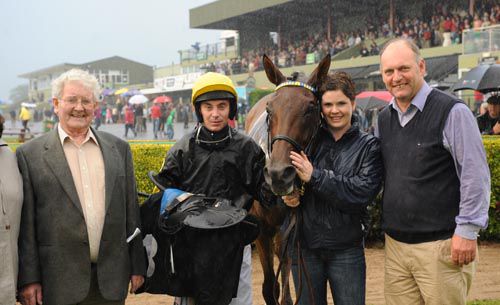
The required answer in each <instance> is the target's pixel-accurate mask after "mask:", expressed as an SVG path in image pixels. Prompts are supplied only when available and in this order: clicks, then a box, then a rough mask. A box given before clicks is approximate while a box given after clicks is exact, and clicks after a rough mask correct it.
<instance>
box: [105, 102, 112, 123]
mask: <svg viewBox="0 0 500 305" xmlns="http://www.w3.org/2000/svg"><path fill="white" fill-rule="evenodd" d="M112 123H113V112H112V111H111V106H107V107H106V124H112Z"/></svg>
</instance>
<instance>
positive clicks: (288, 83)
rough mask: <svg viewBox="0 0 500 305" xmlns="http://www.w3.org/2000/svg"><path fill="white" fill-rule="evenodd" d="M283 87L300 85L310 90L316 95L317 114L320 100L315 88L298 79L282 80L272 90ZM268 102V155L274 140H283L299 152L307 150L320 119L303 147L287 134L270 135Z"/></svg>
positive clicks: (312, 140) (270, 116)
mask: <svg viewBox="0 0 500 305" xmlns="http://www.w3.org/2000/svg"><path fill="white" fill-rule="evenodd" d="M283 87H302V88H305V89H307V90H309V91H311V92H312V93H313V94H314V96H315V97H316V107H317V111H318V114H319V112H320V102H319V97H318V95H317V92H318V91H317V90H316V88H314V87H312V86H310V85H308V84H306V83H303V82H299V81H286V82H283V83H281V84H279V85H278V86H277V87H276V89H274V91H275V92H276V91H278V90H279V89H281V88H283ZM268 106H269V102H268V104H267V107H266V111H267V143H268V145H267V150H268V155H269V156H270V155H271V152H272V151H273V144H274V142H276V141H279V140H282V141H285V142H287V143H289V144H290V145H292V147H293V148H294V150H295V151H297V152H300V151H304V152H307V151H308V150H309V149H310V146H311V144H312V143H313V142H314V138H315V137H316V133H317V131H318V128H319V126H320V123H321V120H319V121H318V124H317V125H316V126H315V130H314V132H313V134H312V136H311V138H310V139H309V142H308V143H307V145H306V147H305V148H304V149H303V148H302V146H301V145H300V144H299V143H298V142H297V141H296V140H294V139H292V138H290V137H289V136H287V135H281V134H278V135H275V136H274V137H271V118H272V113H271V112H270V111H269V107H268Z"/></svg>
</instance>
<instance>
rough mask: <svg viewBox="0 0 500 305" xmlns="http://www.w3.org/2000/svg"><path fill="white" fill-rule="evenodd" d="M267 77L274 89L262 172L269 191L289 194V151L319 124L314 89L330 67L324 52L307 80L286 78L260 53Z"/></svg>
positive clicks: (291, 185)
mask: <svg viewBox="0 0 500 305" xmlns="http://www.w3.org/2000/svg"><path fill="white" fill-rule="evenodd" d="M263 61H264V69H265V71H266V74H267V78H268V79H269V81H270V82H272V83H273V84H275V85H276V86H277V87H276V90H275V92H274V93H272V94H271V95H270V97H269V99H268V102H267V112H268V129H269V132H268V136H269V144H268V146H269V147H268V149H269V151H270V155H269V159H268V161H267V164H266V167H265V171H264V175H265V178H266V182H267V183H268V184H269V185H270V186H271V189H272V191H273V192H274V193H275V194H278V195H285V194H289V193H291V192H292V191H293V189H294V181H295V178H296V176H295V168H294V167H293V166H292V164H291V160H290V151H292V150H295V151H300V150H305V149H306V147H308V146H309V145H310V144H311V142H312V140H313V137H314V135H315V133H316V131H317V128H318V126H319V123H320V101H319V100H318V99H319V97H318V95H317V91H316V90H317V88H319V86H320V85H321V82H322V81H323V80H324V79H325V76H326V75H327V73H328V70H329V69H330V61H331V59H330V55H327V56H326V57H325V58H323V60H321V62H320V63H319V65H318V66H317V67H316V69H315V70H314V71H313V72H312V73H311V75H310V76H309V78H308V79H307V80H300V79H296V78H297V75H295V76H294V77H293V78H292V79H287V78H286V77H285V76H283V74H282V73H281V72H280V71H279V69H278V68H277V67H276V66H275V65H274V64H273V63H272V61H271V60H270V59H269V58H268V57H267V56H266V55H264V58H263Z"/></svg>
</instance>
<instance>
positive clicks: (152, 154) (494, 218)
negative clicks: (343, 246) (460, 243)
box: [130, 137, 500, 241]
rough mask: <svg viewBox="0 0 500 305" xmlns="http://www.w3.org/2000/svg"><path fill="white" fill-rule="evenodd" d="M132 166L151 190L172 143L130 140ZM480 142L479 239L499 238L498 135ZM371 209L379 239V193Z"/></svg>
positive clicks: (372, 237) (373, 236) (374, 236)
mask: <svg viewBox="0 0 500 305" xmlns="http://www.w3.org/2000/svg"><path fill="white" fill-rule="evenodd" d="M130 146H131V148H132V154H133V158H134V167H135V173H136V177H137V189H138V190H139V191H141V192H146V193H152V192H153V191H154V185H153V183H151V182H150V181H149V179H148V178H147V173H148V171H150V170H154V171H159V170H160V168H161V166H162V164H163V160H164V159H165V154H166V152H167V150H168V149H170V147H171V146H172V144H134V143H133V142H132V143H131V145H130ZM484 146H485V149H486V155H487V158H488V164H489V167H490V171H491V206H490V210H489V214H490V220H489V225H488V228H487V229H486V230H484V231H482V232H481V233H480V234H481V236H480V238H481V239H482V240H496V241H499V240H500V202H499V201H500V137H484ZM370 209H371V211H370V214H371V219H372V222H371V229H370V231H369V232H368V238H367V239H368V240H369V241H377V240H381V238H382V232H381V230H380V196H379V198H377V202H376V204H375V205H374V206H371V207H370Z"/></svg>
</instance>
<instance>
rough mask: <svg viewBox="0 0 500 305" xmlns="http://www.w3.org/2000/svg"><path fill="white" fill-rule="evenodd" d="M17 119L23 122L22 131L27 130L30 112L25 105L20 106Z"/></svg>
mask: <svg viewBox="0 0 500 305" xmlns="http://www.w3.org/2000/svg"><path fill="white" fill-rule="evenodd" d="M19 119H20V120H21V122H22V123H23V129H24V131H27V132H29V131H30V129H29V127H28V122H29V121H30V120H31V112H30V111H29V110H28V108H26V106H22V107H21V112H19Z"/></svg>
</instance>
